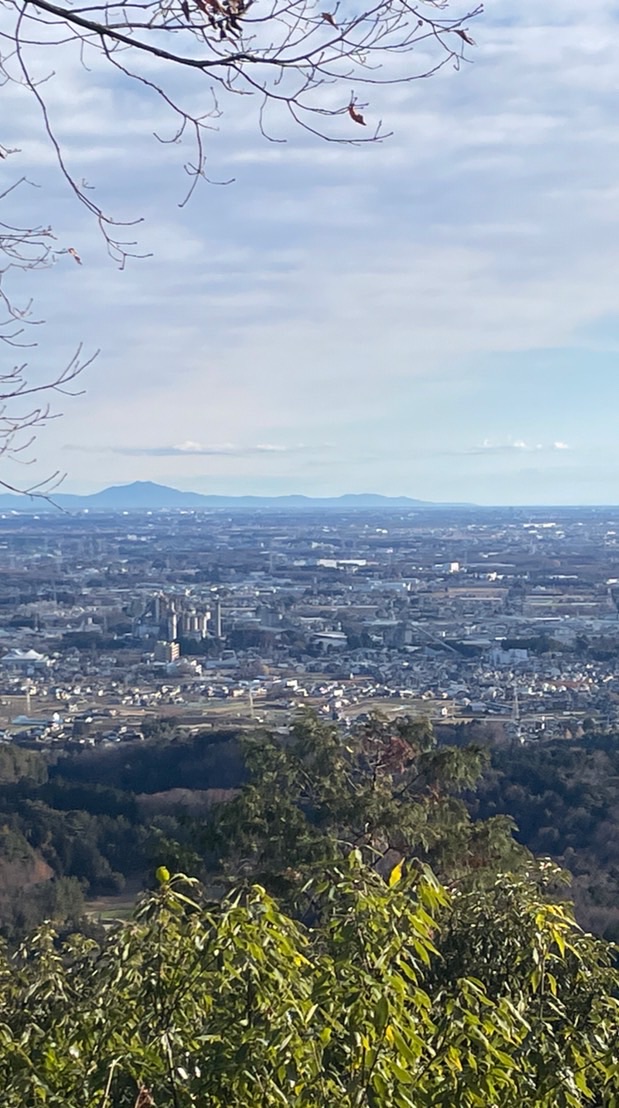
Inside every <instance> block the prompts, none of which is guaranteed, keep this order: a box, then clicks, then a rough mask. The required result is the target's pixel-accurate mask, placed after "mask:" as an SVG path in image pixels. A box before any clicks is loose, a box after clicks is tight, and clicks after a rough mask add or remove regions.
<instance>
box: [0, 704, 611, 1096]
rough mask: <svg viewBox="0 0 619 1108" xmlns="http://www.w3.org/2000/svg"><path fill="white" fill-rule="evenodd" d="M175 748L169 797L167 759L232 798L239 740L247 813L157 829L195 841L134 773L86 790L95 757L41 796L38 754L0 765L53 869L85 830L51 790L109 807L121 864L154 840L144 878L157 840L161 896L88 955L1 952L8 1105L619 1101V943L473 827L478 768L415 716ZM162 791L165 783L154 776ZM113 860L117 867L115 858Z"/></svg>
mask: <svg viewBox="0 0 619 1108" xmlns="http://www.w3.org/2000/svg"><path fill="white" fill-rule="evenodd" d="M166 742H167V743H168V746H169V749H167V750H165V751H164V750H163V749H160V743H161V740H155V741H154V743H153V750H152V753H153V763H152V764H153V766H156V765H157V759H158V758H160V759H161V761H160V767H161V769H162V772H163V770H164V769H165V774H166V775H167V778H168V783H169V782H170V781H171V782H173V788H174V789H177V788H183V787H184V786H185V787H186V784H187V783H186V781H185V780H184V777H183V774H182V773H181V771H180V770H178V773H174V772H172V766H173V764H174V765H176V763H175V762H174V759H173V758H172V755H171V753H170V751H171V750H174V749H176V752H177V757H178V765H180V766H185V767H186V768H187V767H191V772H192V773H193V774H195V775H196V777H197V779H198V782H199V784H201V785H203V784H205V782H206V781H207V777H206V776H200V775H199V773H198V769H199V765H198V763H200V764H201V762H202V760H204V763H205V764H204V766H202V769H201V771H200V772H201V773H204V775H206V772H207V771H206V765H209V764H210V767H211V771H210V772H211V773H212V776H211V778H210V779H209V780H211V781H214V780H216V779H217V768H216V758H215V755H216V752H217V750H218V748H220V747H221V753H222V756H223V757H222V765H223V766H224V767H225V773H228V772H229V770H230V762H229V755H230V752H229V749H228V747H229V744H230V743H231V742H232V743H234V746H235V749H236V753H237V756H238V755H239V753H240V752H241V751H242V754H243V767H244V768H243V777H244V780H241V776H240V775H239V779H238V781H237V788H236V789H235V790H234V791H233V792H232V793H230V794H228V795H226V796H225V798H224V796H222V793H221V790H220V791H219V793H218V794H216V797H215V799H216V800H217V801H218V802H217V803H215V805H214V806H209V807H208V808H205V810H204V811H202V812H199V813H196V812H193V813H192V814H191V815H189V816H183V815H182V814H181V813H180V812H177V813H176V814H174V815H173V816H172V818H171V819H170V817H169V816H166V817H165V818H164V820H163V823H164V825H165V827H166V829H167V831H168V832H170V831H174V832H176V833H177V834H178V836H179V840H181V841H180V845H174V843H173V842H172V838H171V837H170V838H168V839H165V838H164V837H163V833H162V832H163V829H162V825H161V819H162V817H161V816H158V817H156V818H153V817H152V815H151V816H148V817H146V816H144V815H142V816H140V811H141V805H142V803H143V801H142V796H141V794H138V793H132V792H129V790H128V789H127V788H125V790H124V791H123V790H121V789H118V788H117V786H118V784H119V783H120V779H119V778H118V777H117V776H115V775H117V774H119V773H120V774H122V775H126V776H124V777H123V783H124V784H125V785H127V784H129V783H133V782H134V781H135V778H134V776H133V774H134V771H135V767H133V768H132V766H131V761H130V759H129V760H128V761H124V762H123V761H122V760H121V758H120V756H119V755H118V754H117V752H116V751H115V752H113V754H112V760H111V761H110V763H109V766H108V767H107V769H108V771H109V777H108V783H107V784H106V785H99V786H96V787H95V786H94V785H91V784H88V783H86V781H85V778H87V777H88V774H89V773H90V770H89V769H88V765H89V763H90V764H91V766H94V765H96V764H97V760H98V758H99V757H100V756H99V755H97V757H96V758H95V757H94V756H93V757H90V756H89V757H86V758H85V759H84V760H81V759H80V758H78V759H77V761H76V762H75V763H73V761H72V759H70V758H69V759H68V760H67V761H66V763H62V762H60V763H58V764H57V765H55V766H53V767H50V768H49V771H48V775H47V779H45V778H46V774H45V773H42V771H41V763H40V762H39V760H38V759H36V758H34V759H33V758H31V756H30V755H27V756H26V757H25V758H24V760H23V763H21V765H20V759H19V756H18V755H13V753H12V752H10V755H7V758H6V768H5V777H6V778H11V780H6V781H5V785H4V791H5V794H6V796H7V797H8V796H9V795H10V790H11V789H13V790H19V789H22V790H23V792H24V797H25V799H24V804H27V805H31V806H33V807H34V808H36V807H37V806H40V805H43V811H44V812H45V819H46V820H47V822H48V824H49V827H50V831H49V833H48V834H47V836H44V835H42V834H39V836H38V839H37V845H36V847H33V848H32V850H33V855H32V858H37V859H38V858H43V856H44V855H45V853H46V852H47V854H48V856H49V857H50V858H52V859H56V858H60V852H59V850H58V845H59V841H60V839H59V832H58V830H57V828H58V826H61V825H64V827H65V831H67V835H68V838H69V839H70V838H71V837H73V839H74V840H77V839H79V836H80V833H81V834H82V835H83V834H84V828H86V827H89V826H90V824H89V823H88V821H87V820H85V819H84V816H85V815H86V810H85V809H80V810H71V809H67V810H66V811H65V812H64V813H63V812H62V809H61V808H60V807H58V806H57V807H53V808H52V807H51V805H49V804H47V805H46V803H45V802H44V801H43V800H42V799H41V797H42V796H43V795H46V796H47V798H48V800H50V801H51V800H53V801H54V804H56V805H57V804H58V801H59V799H60V798H61V797H62V796H64V797H65V799H67V800H68V799H69V798H71V800H72V801H76V800H78V799H79V800H81V801H82V802H84V803H86V802H87V803H88V805H89V807H90V808H91V809H95V808H98V810H97V812H96V813H95V811H91V812H89V813H88V816H89V819H90V820H93V821H94V822H95V824H96V825H97V826H99V821H101V820H102V821H103V823H102V824H101V826H102V827H103V828H105V829H110V828H112V827H116V833H117V834H118V835H120V827H121V826H122V827H124V829H125V834H126V838H125V849H126V850H128V849H129V846H128V843H129V839H130V837H131V835H132V834H133V835H136V834H137V835H138V837H139V836H143V837H144V838H143V844H144V854H143V856H141V862H142V864H145V862H146V857H147V847H146V844H147V843H148V849H152V850H153V851H154V852H155V853H156V851H157V850H159V852H160V861H159V864H158V866H157V869H156V873H153V871H152V870H151V872H150V873H148V874H145V876H146V878H147V880H148V881H149V883H150V884H151V886H152V884H155V885H158V888H157V889H156V891H154V892H151V893H147V894H145V895H144V896H143V897H141V898H140V899H139V902H138V905H137V907H136V910H135V913H134V915H133V918H132V920H130V921H128V922H126V923H123V924H118V925H116V926H115V927H113V928H112V929H111V930H109V931H108V932H107V933H106V934H100V933H98V932H95V933H94V937H89V938H86V937H85V935H83V934H82V935H80V934H79V933H78V934H76V935H73V936H65V938H64V939H63V938H61V937H59V936H58V935H57V934H56V933H55V932H54V930H53V927H51V926H50V925H49V924H45V925H44V926H42V927H41V928H39V930H38V931H37V932H36V933H35V934H31V935H30V936H29V937H28V938H27V940H26V941H25V942H24V943H23V945H22V946H21V947H19V949H18V950H17V951H16V952H15V953H14V954H12V955H9V956H4V955H3V956H2V958H3V960H2V964H0V993H1V995H2V1008H3V1021H2V1027H1V1028H0V1082H1V1084H2V1089H3V1103H4V1104H6V1105H7V1108H23V1106H24V1105H30V1104H32V1105H34V1104H39V1103H40V1104H45V1105H51V1106H54V1108H60V1106H62V1108H198V1106H203V1105H206V1104H209V1105H213V1108H255V1106H256V1105H257V1104H260V1105H262V1106H263V1108H275V1106H276V1105H284V1104H285V1105H291V1106H293V1108H294V1106H297V1108H332V1106H333V1105H334V1104H338V1105H343V1108H362V1106H367V1108H420V1106H421V1108H454V1106H455V1105H458V1106H459V1108H585V1106H586V1105H596V1106H599V1108H613V1106H616V1105H617V1102H618V1097H619V1078H618V1074H619V1008H618V1003H619V1002H618V1001H617V996H618V995H619V973H618V971H617V970H616V969H615V952H614V948H613V947H612V946H611V945H609V944H608V943H606V942H604V941H603V940H599V939H595V938H593V937H592V936H590V935H587V934H586V933H583V932H582V930H581V929H580V928H579V927H578V926H577V925H576V924H575V923H574V921H573V917H572V913H571V910H570V907H569V905H567V904H564V903H562V900H563V897H564V896H565V888H564V885H563V883H562V879H561V874H560V872H559V871H558V870H557V869H556V867H555V866H554V865H553V864H552V863H550V862H548V861H543V860H541V861H540V860H537V859H535V858H534V857H533V856H532V855H531V854H530V853H529V851H528V850H527V849H525V848H524V847H523V846H521V845H519V844H518V843H517V841H516V840H515V839H514V838H513V837H512V834H511V824H510V821H509V820H506V819H505V818H504V817H503V816H502V815H495V816H494V817H493V818H490V819H483V820H479V819H474V818H472V816H471V813H470V810H469V807H468V806H467V803H466V801H465V796H466V795H468V794H471V793H472V790H473V787H474V784H475V781H476V780H477V778H478V776H479V774H480V772H482V771H483V770H484V769H485V768H486V773H488V770H487V766H488V757H489V756H488V752H487V751H484V750H483V749H481V748H480V747H476V746H471V747H464V748H461V747H460V748H459V747H446V746H441V745H439V744H438V743H437V742H436V738H435V736H434V735H433V733H432V730H431V728H430V727H429V726H427V725H425V724H423V723H419V722H411V721H406V720H400V721H398V723H397V724H388V723H386V722H385V721H382V720H370V721H368V723H367V724H365V725H364V726H362V727H360V728H359V729H358V730H357V731H355V732H354V733H351V734H348V735H347V736H346V737H345V739H344V740H343V739H342V736H341V735H340V734H339V733H338V731H337V729H336V728H334V727H332V726H330V725H325V724H323V723H320V722H319V721H318V720H316V719H315V718H314V717H311V716H306V717H303V718H301V719H299V720H298V722H297V723H296V725H295V726H294V728H293V729H292V731H291V733H290V734H289V735H288V736H287V737H286V739H285V740H282V739H281V738H277V737H274V736H270V735H262V736H260V735H255V734H254V735H251V736H246V737H245V738H243V739H242V741H241V747H240V748H239V746H238V743H237V742H236V740H231V739H230V737H229V736H225V735H224V736H218V737H217V738H216V739H214V741H211V742H208V741H205V739H204V737H202V738H197V739H193V740H189V741H188V742H177V743H174V742H173V741H171V740H169V739H167V740H166ZM144 750H146V751H148V747H144V748H140V751H139V753H138V754H136V757H137V766H138V767H141V768H143V761H142V759H143V756H144V754H143V751H144ZM226 752H227V753H226ZM101 756H102V755H101ZM123 756H124V757H125V758H127V752H124V755H123ZM11 757H12V758H13V760H12V761H11ZM240 765H241V763H240V759H239V770H240ZM177 768H178V767H177ZM61 770H62V772H63V774H64V776H61V775H60V771H61ZM222 772H223V771H222ZM497 773H498V771H497V769H496V767H495V768H493V769H492V770H491V771H490V775H489V776H487V778H486V782H485V784H484V786H483V788H485V789H490V787H491V785H492V783H493V782H495V781H496V780H498V777H497V776H496V775H497ZM20 774H21V780H20ZM67 775H68V776H67ZM69 778H76V779H77V778H79V779H80V780H79V783H78V782H77V781H76V780H69ZM140 780H142V779H141V778H140ZM149 782H150V785H151V787H152V788H155V787H156V786H159V785H161V784H163V783H164V782H163V781H162V779H161V777H160V776H159V775H158V774H157V773H156V772H155V770H154V769H153V771H152V775H151V777H150V778H149ZM183 782H184V786H183ZM163 791H164V792H165V790H163ZM16 795H17V794H16V792H15V791H14V792H13V797H14V799H15V809H14V811H13V813H12V814H13V816H14V818H15V819H17V818H18V814H17V813H18V809H19V804H18V803H17V800H16ZM158 795H159V796H160V795H161V793H155V792H153V793H151V794H150V796H151V802H152V800H153V798H154V797H156V796H158ZM108 802H109V804H110V805H113V804H115V805H116V808H115V811H114V814H113V815H111V814H108V812H107V811H105V812H103V811H101V809H102V808H103V809H105V808H106V805H107V803H108ZM131 804H133V805H134V807H133V808H131ZM50 813H51V814H50ZM78 817H81V822H80V819H78ZM166 819H167V820H168V823H167V824H166V823H165V820H166ZM105 821H111V822H110V823H109V824H108V823H106V822H105ZM121 821H125V823H124V824H123V823H122V822H121ZM68 828H70V829H71V830H70V832H69V831H68ZM21 834H22V835H23V839H24V841H27V829H26V826H25V824H24V825H23V831H22V832H21ZM157 836H158V837H157ZM104 840H105V836H104V835H103V834H102V836H101V839H100V840H98V841H97V846H98V848H99V851H100V853H101V856H102V857H105V858H107V859H108V862H109V864H110V865H111V861H110V857H109V854H110V851H112V849H114V850H116V851H117V853H116V854H115V855H114V861H115V862H116V864H118V865H121V864H122V852H121V850H120V841H119V840H118V839H117V840H114V841H115V843H116V845H115V846H114V847H113V848H112V847H111V846H110V845H109V844H108V845H105V842H104ZM183 842H184V843H185V848H187V847H189V846H191V849H192V850H193V852H194V859H195V862H196V865H197V867H198V869H199V870H202V871H203V872H204V874H205V876H210V878H213V877H216V878H217V884H218V886H219V891H218V893H217V895H216V896H215V895H214V892H213V891H212V883H211V891H210V892H208V891H207V889H206V888H205V887H204V885H203V884H201V883H200V881H198V880H196V878H194V877H186V876H183V875H177V876H171V873H170V869H169V868H168V865H167V858H166V853H165V852H166V851H169V852H170V855H172V854H173V853H174V851H178V850H182V849H183ZM104 847H105V850H106V851H107V852H108V853H105V852H104ZM54 851H55V853H54ZM138 857H140V856H139V854H136V855H135V859H137V858H138ZM31 860H32V859H31ZM44 864H49V863H44ZM71 864H74V863H71ZM24 865H25V862H24ZM153 877H155V878H156V880H155V881H153ZM227 886H229V887H230V891H229V892H227V893H226V891H225V890H226V887H227ZM60 915H62V913H60Z"/></svg>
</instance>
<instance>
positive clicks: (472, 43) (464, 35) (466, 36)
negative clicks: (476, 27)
mask: <svg viewBox="0 0 619 1108" xmlns="http://www.w3.org/2000/svg"><path fill="white" fill-rule="evenodd" d="M456 34H457V35H459V36H460V38H461V39H462V40H463V41H464V42H468V44H469V46H477V43H476V42H475V39H474V38H471V36H470V35H469V34H468V32H467V31H461V30H459V29H457V30H456Z"/></svg>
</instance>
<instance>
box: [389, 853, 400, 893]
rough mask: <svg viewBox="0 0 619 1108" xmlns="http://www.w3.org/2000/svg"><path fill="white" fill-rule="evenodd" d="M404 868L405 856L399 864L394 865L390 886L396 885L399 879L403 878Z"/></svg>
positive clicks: (390, 876)
mask: <svg viewBox="0 0 619 1108" xmlns="http://www.w3.org/2000/svg"><path fill="white" fill-rule="evenodd" d="M403 868H404V858H402V860H401V861H400V862H398V864H397V866H394V867H393V869H392V870H391V873H390V874H389V888H390V889H392V888H393V886H394V885H397V883H398V881H401V879H402V870H403Z"/></svg>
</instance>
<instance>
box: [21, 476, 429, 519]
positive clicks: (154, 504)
mask: <svg viewBox="0 0 619 1108" xmlns="http://www.w3.org/2000/svg"><path fill="white" fill-rule="evenodd" d="M445 506H449V505H442V504H436V503H435V502H434V501H429V500H418V499H415V498H413V497H410V496H385V495H383V494H381V493H344V494H343V495H341V496H324V497H323V496H317V497H316V496H306V495H304V494H302V493H289V494H285V495H280V496H254V495H251V496H226V495H221V494H217V493H199V492H191V491H189V490H182V489H176V488H172V487H171V486H169V485H161V484H158V483H157V482H155V481H131V482H129V483H127V484H121V485H109V486H106V487H105V488H103V489H100V490H99V492H95V493H89V494H87V495H84V496H80V495H79V494H75V493H57V494H56V495H52V496H51V497H50V498H49V500H48V499H45V498H43V497H40V496H28V495H26V494H24V495H15V494H12V493H4V494H2V495H0V511H3V512H7V511H8V512H17V513H18V514H19V513H21V514H26V515H39V514H40V513H41V512H48V511H54V510H58V509H62V510H64V511H68V512H72V511H79V512H83V511H89V512H90V511H94V512H113V511H171V510H175V509H176V510H182V509H200V508H202V509H204V510H208V509H216V508H222V509H234V508H242V509H249V508H257V509H262V508H264V509H269V508H271V509H276V508H280V509H286V508H291V509H292V508H297V509H300V508H306V509H313V508H342V509H347V508H359V509H362V508H432V507H445Z"/></svg>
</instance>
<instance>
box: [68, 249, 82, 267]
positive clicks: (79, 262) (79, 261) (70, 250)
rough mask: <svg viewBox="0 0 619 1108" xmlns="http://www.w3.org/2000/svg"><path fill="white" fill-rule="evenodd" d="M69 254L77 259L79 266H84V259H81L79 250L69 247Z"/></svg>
mask: <svg viewBox="0 0 619 1108" xmlns="http://www.w3.org/2000/svg"><path fill="white" fill-rule="evenodd" d="M67 254H70V255H71V257H72V258H75V261H76V262H77V264H78V265H81V264H82V259H81V258H80V256H79V254H78V252H77V250H74V249H73V247H72V246H69V247H68V249H67Z"/></svg>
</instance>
